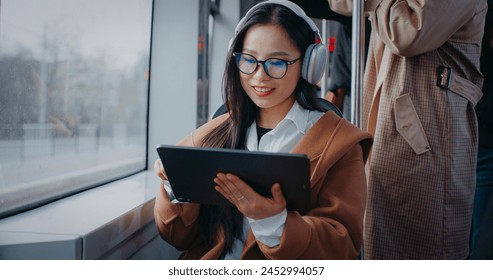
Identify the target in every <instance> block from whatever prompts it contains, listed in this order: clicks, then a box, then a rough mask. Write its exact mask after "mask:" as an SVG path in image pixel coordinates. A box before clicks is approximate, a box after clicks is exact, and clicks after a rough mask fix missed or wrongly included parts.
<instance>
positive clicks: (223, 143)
mask: <svg viewBox="0 0 493 280" xmlns="http://www.w3.org/2000/svg"><path fill="white" fill-rule="evenodd" d="M256 24H276V25H278V26H280V27H282V28H283V29H284V30H286V32H287V33H288V35H289V37H290V38H291V39H292V40H293V41H294V42H295V43H296V46H297V47H298V49H299V50H300V52H301V53H302V54H304V53H305V50H306V49H307V48H308V46H309V45H310V44H313V43H315V40H316V39H315V38H316V37H315V34H314V32H313V30H312V29H311V27H310V26H309V25H308V23H307V22H306V21H305V20H304V19H303V18H301V17H299V16H298V15H296V14H295V13H294V12H293V11H291V10H290V9H288V8H287V7H284V6H282V5H278V4H263V5H259V6H257V7H256V8H254V10H251V11H250V13H249V17H248V18H247V19H246V20H245V22H244V24H243V26H242V27H241V28H240V30H239V32H238V33H237V34H236V37H235V38H234V40H233V43H232V46H231V48H230V50H229V52H228V57H227V61H226V69H225V71H224V77H223V99H224V100H225V103H226V108H227V110H228V112H230V115H231V118H229V119H228V120H226V121H225V122H224V123H222V124H221V125H219V126H218V127H217V128H215V129H214V130H212V131H211V132H210V133H209V134H208V135H206V136H205V137H204V139H203V146H208V147H216V148H228V149H244V147H245V138H246V131H247V129H248V127H250V125H251V124H252V123H253V121H254V120H255V119H256V118H257V115H258V111H259V109H258V107H257V105H255V103H253V101H252V100H251V99H250V98H249V97H248V95H247V94H246V92H245V90H244V89H243V87H242V86H241V83H240V74H239V70H238V68H237V67H236V64H235V61H234V59H233V55H232V54H233V52H241V51H242V48H243V41H244V38H245V33H246V32H247V30H248V29H249V28H250V27H252V26H253V25H256ZM295 96H296V101H297V102H298V103H299V104H300V105H301V106H302V107H304V108H305V109H309V110H318V111H323V110H322V109H321V108H320V107H319V106H318V105H317V102H316V98H317V96H316V86H314V85H310V84H309V83H308V82H307V81H306V80H304V79H303V78H301V77H300V79H299V81H298V84H297V86H296V89H295ZM199 219H200V223H201V225H202V228H203V229H204V237H205V239H206V242H207V245H208V247H209V248H211V247H212V246H213V245H214V243H215V241H216V239H215V238H216V236H217V233H218V231H219V230H220V229H221V228H222V229H223V232H224V238H225V241H226V246H225V248H224V250H223V255H222V256H224V254H226V253H228V252H231V250H232V246H233V241H234V238H238V239H241V237H242V228H243V215H242V214H241V213H240V212H239V211H238V209H236V207H235V206H226V207H222V206H207V205H202V206H201V209H200V217H199Z"/></svg>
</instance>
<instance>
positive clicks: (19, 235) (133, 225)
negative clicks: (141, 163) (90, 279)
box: [0, 171, 178, 259]
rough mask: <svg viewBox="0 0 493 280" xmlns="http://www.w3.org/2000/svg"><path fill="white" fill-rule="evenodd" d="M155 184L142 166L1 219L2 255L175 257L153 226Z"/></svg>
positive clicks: (46, 257) (31, 256)
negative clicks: (110, 180)
mask: <svg viewBox="0 0 493 280" xmlns="http://www.w3.org/2000/svg"><path fill="white" fill-rule="evenodd" d="M158 187H159V180H158V178H157V177H156V176H155V175H154V174H153V173H152V172H151V171H144V172H141V173H138V174H136V175H133V176H130V177H127V178H124V179H121V180H118V181H114V182H111V183H108V184H105V185H103V186H100V187H98V188H94V189H90V190H87V191H84V192H81V193H79V194H76V195H73V196H70V197H67V198H64V199H61V200H58V201H55V202H53V203H50V204H47V205H44V206H42V207H39V208H36V209H33V210H30V211H27V212H24V213H21V214H18V215H14V216H11V217H8V218H4V219H2V220H0V259H128V258H132V256H136V255H138V256H139V258H176V257H177V254H178V252H177V251H176V250H175V249H173V248H172V247H171V246H169V245H168V244H166V242H164V241H162V240H161V239H160V238H159V235H158V233H157V230H156V227H155V225H154V217H153V208H154V200H155V194H156V191H157V188H158ZM149 244H151V245H152V246H147V245H149ZM143 249H145V252H142V250H143Z"/></svg>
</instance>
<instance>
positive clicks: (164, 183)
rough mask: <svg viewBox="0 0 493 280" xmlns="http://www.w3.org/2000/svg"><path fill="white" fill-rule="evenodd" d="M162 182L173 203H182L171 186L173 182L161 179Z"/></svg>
mask: <svg viewBox="0 0 493 280" xmlns="http://www.w3.org/2000/svg"><path fill="white" fill-rule="evenodd" d="M161 184H162V185H163V187H164V190H165V191H166V194H167V195H168V198H169V200H170V201H171V203H182V202H180V201H179V200H178V199H176V197H175V194H174V193H173V189H172V188H171V184H170V183H169V181H168V180H161Z"/></svg>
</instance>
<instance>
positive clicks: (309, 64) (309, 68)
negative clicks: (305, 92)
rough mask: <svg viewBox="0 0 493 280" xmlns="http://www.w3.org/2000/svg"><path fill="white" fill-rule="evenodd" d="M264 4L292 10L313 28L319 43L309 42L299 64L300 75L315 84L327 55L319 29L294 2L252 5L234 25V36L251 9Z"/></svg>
mask: <svg viewBox="0 0 493 280" xmlns="http://www.w3.org/2000/svg"><path fill="white" fill-rule="evenodd" d="M265 4H278V5H282V6H284V7H286V8H288V9H290V10H291V11H293V12H294V13H295V14H296V15H298V16H299V17H301V18H302V19H303V20H305V21H306V23H308V25H310V28H311V29H312V30H313V33H314V34H315V36H316V37H317V39H318V41H319V43H314V44H311V45H309V46H308V48H307V49H306V51H305V55H304V57H303V62H302V64H301V77H302V78H303V79H305V80H306V81H307V82H309V83H310V84H312V85H315V84H317V83H318V82H319V81H320V79H321V78H322V75H323V74H324V71H325V68H326V66H327V57H328V52H327V48H326V47H325V46H324V44H322V39H321V37H320V31H319V30H318V27H317V25H316V24H315V23H314V22H313V20H312V19H311V18H309V17H308V16H307V15H306V14H305V11H303V9H301V8H300V7H299V6H298V5H296V4H295V3H293V2H290V1H287V0H269V1H265V2H261V3H259V4H257V5H255V6H253V7H252V8H251V9H250V10H248V12H247V13H246V15H245V16H244V17H243V18H242V19H241V20H240V22H238V25H236V28H235V36H236V34H238V32H239V31H240V29H241V28H242V27H243V24H244V23H245V21H246V20H247V19H248V18H249V17H250V14H251V11H252V10H253V9H254V8H256V7H257V6H261V5H265ZM233 40H234V38H232V39H231V40H230V42H229V48H231V47H232V43H233Z"/></svg>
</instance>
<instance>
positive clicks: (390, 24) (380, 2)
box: [328, 0, 486, 57]
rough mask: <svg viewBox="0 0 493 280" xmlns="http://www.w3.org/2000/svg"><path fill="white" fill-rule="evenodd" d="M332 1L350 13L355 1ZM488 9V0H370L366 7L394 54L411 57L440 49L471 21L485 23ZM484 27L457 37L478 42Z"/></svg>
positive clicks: (376, 27)
mask: <svg viewBox="0 0 493 280" xmlns="http://www.w3.org/2000/svg"><path fill="white" fill-rule="evenodd" d="M328 1H329V5H330V7H331V9H333V10H334V11H336V12H339V13H342V14H346V15H350V13H351V10H352V0H328ZM478 7H480V10H478ZM485 9H486V1H485V0H470V1H464V0H424V1H411V0H366V1H365V7H364V10H365V12H369V13H370V14H372V22H373V24H372V32H375V33H377V34H378V36H379V38H380V39H381V40H382V41H383V43H384V44H385V45H386V46H387V47H388V48H389V49H390V50H391V51H392V52H393V53H395V54H397V55H400V56H407V57H411V56H415V55H419V54H422V53H425V52H428V51H431V50H434V49H437V48H438V47H440V46H441V45H443V43H445V42H446V41H447V40H449V39H450V38H451V36H452V35H454V34H456V33H457V32H458V31H459V30H460V28H461V27H462V26H464V25H465V24H466V23H468V22H469V21H477V22H478V24H481V22H482V20H483V19H482V18H481V17H484V13H483V12H484V11H485ZM468 26H471V24H469V25H468ZM480 30H481V28H472V27H471V30H464V32H463V33H462V34H464V38H460V36H458V37H457V38H454V40H457V41H458V42H460V41H464V42H465V43H468V42H470V41H471V40H474V41H476V40H475V39H476V38H478V36H479V38H481V37H482V31H480ZM479 40H481V39H479Z"/></svg>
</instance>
